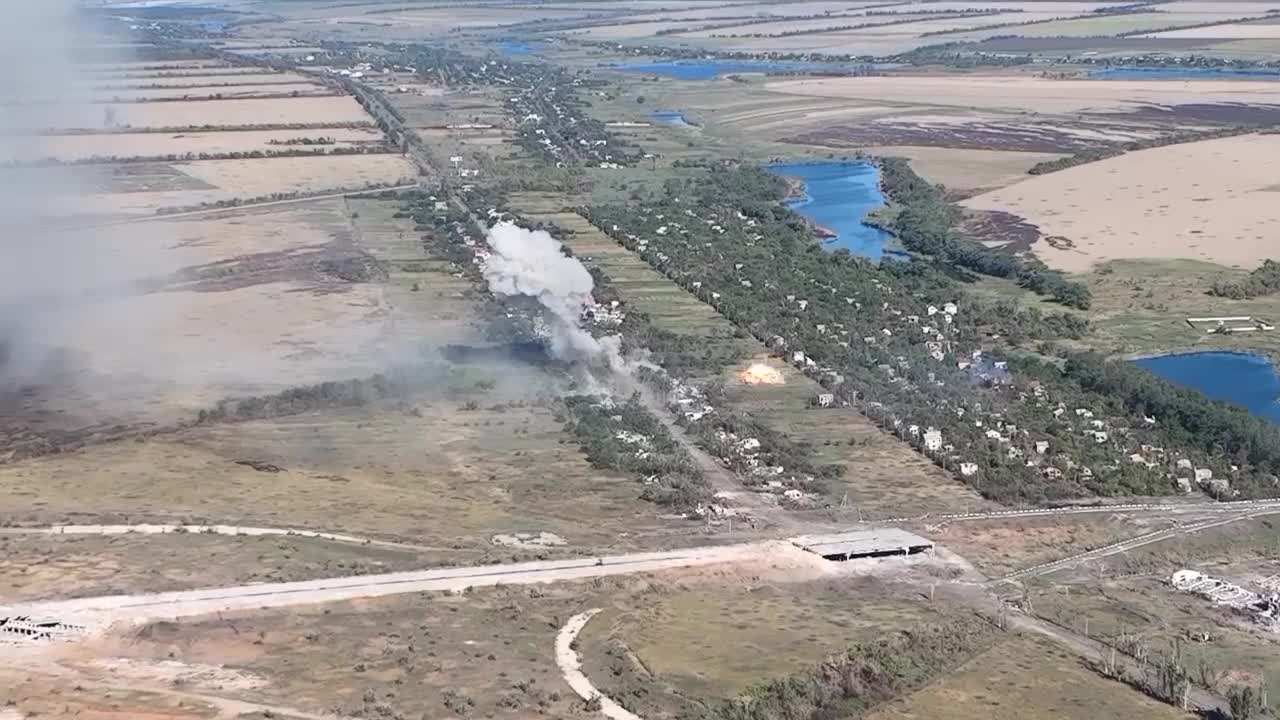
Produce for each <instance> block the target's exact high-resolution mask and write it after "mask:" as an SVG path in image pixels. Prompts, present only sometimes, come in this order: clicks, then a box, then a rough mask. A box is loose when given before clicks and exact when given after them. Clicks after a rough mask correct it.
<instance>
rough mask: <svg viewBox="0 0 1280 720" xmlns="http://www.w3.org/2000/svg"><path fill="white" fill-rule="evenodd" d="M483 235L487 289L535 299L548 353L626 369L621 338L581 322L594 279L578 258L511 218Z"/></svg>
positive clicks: (566, 358)
mask: <svg viewBox="0 0 1280 720" xmlns="http://www.w3.org/2000/svg"><path fill="white" fill-rule="evenodd" d="M487 239H488V241H489V247H490V248H492V249H493V254H492V255H490V256H489V258H488V259H487V260H485V264H484V278H485V280H486V281H487V282H488V283H489V289H490V290H492V291H493V292H494V293H495V294H498V295H507V296H518V295H524V296H527V297H532V298H535V299H537V301H538V303H539V304H540V305H541V306H542V307H543V309H545V310H546V311H547V315H548V317H547V321H548V328H547V330H548V337H547V340H548V341H549V343H550V347H551V353H552V355H554V356H555V357H556V358H558V359H560V360H563V361H565V362H568V363H582V364H586V365H588V366H600V365H603V366H605V367H607V368H608V369H609V370H612V371H614V372H625V371H626V364H625V363H624V362H623V360H622V353H621V338H619V337H617V336H613V337H607V338H602V339H601V338H596V337H593V336H592V335H591V333H590V332H588V331H587V330H586V329H585V328H584V327H583V326H582V311H583V310H584V309H585V308H587V307H588V306H590V305H591V304H593V301H592V299H591V291H592V290H593V289H594V288H595V282H594V281H593V280H592V279H591V273H589V272H587V269H586V268H585V267H584V266H583V265H582V263H581V262H578V261H577V260H576V259H574V258H571V257H568V256H566V255H565V254H564V252H563V250H562V245H561V243H560V242H559V241H558V240H556V239H555V238H554V237H552V236H551V234H550V233H548V232H545V231H543V230H528V229H526V228H522V227H520V226H518V225H516V224H515V223H511V222H502V223H498V224H497V225H494V226H493V227H492V228H490V229H489V232H488V236H487Z"/></svg>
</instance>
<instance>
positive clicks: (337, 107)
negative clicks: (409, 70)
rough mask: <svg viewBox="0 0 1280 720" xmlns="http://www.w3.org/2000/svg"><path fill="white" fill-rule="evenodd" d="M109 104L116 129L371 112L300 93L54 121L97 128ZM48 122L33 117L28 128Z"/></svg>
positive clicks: (130, 107)
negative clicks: (107, 113) (297, 96)
mask: <svg viewBox="0 0 1280 720" xmlns="http://www.w3.org/2000/svg"><path fill="white" fill-rule="evenodd" d="M108 107H110V108H112V112H113V113H114V114H115V118H114V122H115V125H116V126H117V127H140V128H144V127H163V128H169V127H173V128H182V127H203V126H215V127H216V126H236V125H287V124H293V123H334V124H340V123H349V122H369V123H370V124H372V121H371V120H370V119H369V116H368V115H367V114H365V111H364V108H362V107H360V104H359V103H357V102H356V101H355V100H354V99H353V98H350V97H345V96H342V97H301V98H272V99H260V98H249V99H236V100H199V101H191V102H162V103H135V104H127V103H126V104H120V105H97V106H89V107H80V108H75V109H74V112H75V114H74V115H71V114H67V113H64V114H63V115H62V116H60V117H59V118H58V119H57V122H56V123H53V126H54V127H58V128H67V129H90V130H97V129H101V128H102V127H103V124H104V113H105V112H106V108H108ZM49 126H50V123H49V122H48V121H45V120H43V119H42V118H36V119H35V120H33V121H32V124H31V125H29V128H30V129H35V130H40V129H44V128H46V127H49Z"/></svg>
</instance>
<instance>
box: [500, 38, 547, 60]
mask: <svg viewBox="0 0 1280 720" xmlns="http://www.w3.org/2000/svg"><path fill="white" fill-rule="evenodd" d="M544 45H546V41H545V40H499V41H498V42H497V44H496V45H495V47H496V48H497V49H498V52H499V53H500V54H502V55H505V56H506V57H510V58H521V57H528V56H529V55H537V54H538V53H539V52H541V51H542V50H543V46H544Z"/></svg>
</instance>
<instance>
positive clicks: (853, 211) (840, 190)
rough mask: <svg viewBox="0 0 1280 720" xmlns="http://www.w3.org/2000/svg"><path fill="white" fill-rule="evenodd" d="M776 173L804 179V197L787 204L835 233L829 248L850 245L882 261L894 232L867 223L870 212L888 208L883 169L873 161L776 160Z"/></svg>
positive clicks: (861, 252) (853, 249) (848, 246)
mask: <svg viewBox="0 0 1280 720" xmlns="http://www.w3.org/2000/svg"><path fill="white" fill-rule="evenodd" d="M769 169H770V170H772V171H773V172H775V173H777V174H779V175H784V176H787V177H793V178H797V179H799V180H802V181H803V182H804V193H805V194H804V196H803V197H799V198H794V199H792V200H788V201H787V207H790V208H791V209H792V210H795V211H796V212H798V213H800V214H801V215H803V216H805V217H807V218H809V219H810V220H812V221H813V222H815V223H817V224H818V225H821V226H822V227H823V228H825V229H827V230H829V231H831V232H833V233H835V237H833V238H831V239H830V240H829V241H828V242H827V243H826V247H827V249H829V250H836V249H839V248H847V249H848V250H849V252H851V253H853V254H854V255H861V256H863V257H866V258H870V259H872V260H879V259H880V258H881V257H882V256H884V255H886V254H897V253H893V251H888V252H886V250H885V243H887V242H889V241H891V240H893V234H892V233H889V232H886V231H884V230H881V229H880V228H877V227H872V226H870V225H867V224H865V223H863V220H864V219H865V218H866V216H867V213H869V212H871V211H872V210H875V209H877V208H881V207H884V195H882V194H881V193H880V169H879V168H877V167H876V166H875V165H873V164H871V163H869V162H862V161H829V162H809V163H805V162H801V163H775V164H773V165H770V166H769Z"/></svg>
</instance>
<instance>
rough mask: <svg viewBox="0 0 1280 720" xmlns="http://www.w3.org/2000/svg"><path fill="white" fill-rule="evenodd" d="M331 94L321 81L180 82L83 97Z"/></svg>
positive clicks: (229, 97) (106, 99)
mask: <svg viewBox="0 0 1280 720" xmlns="http://www.w3.org/2000/svg"><path fill="white" fill-rule="evenodd" d="M330 95H335V93H334V91H333V90H332V89H330V88H327V87H324V86H323V85H315V84H313V83H308V82H298V83H275V84H252V85H246V84H241V85H183V86H177V87H164V88H139V87H133V88H114V89H109V90H91V91H89V92H87V93H85V95H84V97H85V99H86V100H87V101H88V102H92V103H128V102H132V101H160V100H183V99H188V98H189V99H216V100H222V99H226V100H234V99H238V98H258V97H282V96H290V97H314V96H330Z"/></svg>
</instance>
